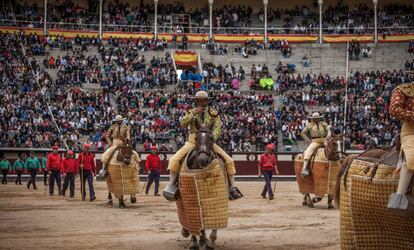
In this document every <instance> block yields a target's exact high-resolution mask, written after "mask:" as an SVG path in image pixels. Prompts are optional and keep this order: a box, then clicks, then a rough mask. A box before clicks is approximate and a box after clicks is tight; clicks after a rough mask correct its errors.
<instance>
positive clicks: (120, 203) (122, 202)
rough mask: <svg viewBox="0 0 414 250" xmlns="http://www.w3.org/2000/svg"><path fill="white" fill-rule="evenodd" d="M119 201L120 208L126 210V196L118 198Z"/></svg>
mask: <svg viewBox="0 0 414 250" xmlns="http://www.w3.org/2000/svg"><path fill="white" fill-rule="evenodd" d="M118 201H119V208H125V207H126V206H125V203H124V195H121V196H120V197H119V198H118Z"/></svg>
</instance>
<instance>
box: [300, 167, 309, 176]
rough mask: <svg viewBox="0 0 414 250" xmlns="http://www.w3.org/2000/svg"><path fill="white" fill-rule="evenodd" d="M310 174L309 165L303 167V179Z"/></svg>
mask: <svg viewBox="0 0 414 250" xmlns="http://www.w3.org/2000/svg"><path fill="white" fill-rule="evenodd" d="M309 175H310V168H309V167H308V166H306V167H305V168H303V169H302V172H301V173H300V176H301V177H302V179H304V178H306V177H308V176H309Z"/></svg>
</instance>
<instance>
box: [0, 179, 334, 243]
mask: <svg viewBox="0 0 414 250" xmlns="http://www.w3.org/2000/svg"><path fill="white" fill-rule="evenodd" d="M78 183H79V182H78V180H77V184H78ZM25 184H26V183H24V185H22V186H16V185H14V182H12V181H9V184H8V185H0V249H46V248H48V249H53V248H55V249H151V250H155V249H162V250H170V249H173V250H175V249H186V248H187V246H188V243H189V239H186V238H183V237H182V236H181V235H180V229H181V227H180V225H179V222H178V218H177V213H176V207H175V204H174V203H169V202H168V201H166V200H165V199H164V198H163V197H154V196H152V195H150V196H146V195H145V194H144V195H143V196H142V197H137V198H138V202H137V204H130V203H129V200H128V201H127V203H126V204H127V208H126V209H122V210H121V209H119V208H118V206H117V205H118V204H117V203H118V202H117V201H115V204H114V206H113V207H112V206H108V205H107V204H106V196H107V193H106V184H105V183H103V182H95V188H96V191H97V192H96V193H97V199H96V200H95V201H94V202H92V203H91V202H89V201H84V202H82V201H81V200H80V194H79V193H80V191H79V190H76V194H75V199H73V200H71V199H69V198H62V197H58V196H54V197H49V196H43V191H44V186H43V185H39V184H42V182H40V181H39V182H38V186H39V187H40V189H38V190H32V189H31V190H27V188H26V186H25ZM164 185H165V182H162V183H161V190H162V188H163V187H164ZM262 185H263V183H261V182H260V183H259V182H238V187H239V188H240V190H241V191H242V192H243V193H244V195H245V197H244V198H243V199H240V200H237V201H233V202H231V203H230V207H231V210H230V219H229V226H228V228H227V229H225V230H220V231H219V232H218V239H217V248H216V249H237V250H238V249H249V250H252V249H260V250H264V249H339V248H340V245H339V212H338V210H331V211H329V210H328V209H327V208H326V199H324V200H323V201H322V202H321V203H320V204H318V205H316V207H315V208H314V209H310V208H305V207H302V205H301V202H302V198H301V195H300V194H299V192H298V188H297V185H296V183H295V182H278V184H277V191H276V195H275V200H273V201H269V200H264V199H262V197H261V196H260V193H261V189H262ZM151 191H152V189H151ZM68 193H69V192H68Z"/></svg>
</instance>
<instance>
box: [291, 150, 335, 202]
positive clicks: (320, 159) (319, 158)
mask: <svg viewBox="0 0 414 250" xmlns="http://www.w3.org/2000/svg"><path fill="white" fill-rule="evenodd" d="M302 167H303V155H302V154H300V155H298V156H297V157H296V158H295V174H296V181H297V183H298V186H299V192H301V193H302V194H315V195H316V196H324V195H325V194H328V195H334V193H335V185H336V179H337V177H338V174H339V172H340V170H341V164H340V162H339V161H328V160H327V159H326V158H325V152H324V150H323V149H319V150H318V152H317V154H316V156H315V159H314V161H313V164H311V171H310V176H308V177H306V178H304V179H302V177H301V172H302Z"/></svg>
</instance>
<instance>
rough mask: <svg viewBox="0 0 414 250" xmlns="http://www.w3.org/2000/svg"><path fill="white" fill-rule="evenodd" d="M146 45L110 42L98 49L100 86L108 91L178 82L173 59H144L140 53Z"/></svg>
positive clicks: (138, 42) (129, 42) (156, 86)
mask: <svg viewBox="0 0 414 250" xmlns="http://www.w3.org/2000/svg"><path fill="white" fill-rule="evenodd" d="M145 46H146V45H145V42H144V43H143V42H142V40H140V39H137V40H134V39H112V38H111V39H109V41H108V43H107V44H102V45H101V46H100V47H99V52H100V56H101V60H102V61H103V70H104V72H103V79H102V81H101V86H102V87H105V88H109V89H112V90H113V89H120V88H127V87H128V88H163V87H165V86H166V85H167V84H175V83H177V73H176V72H175V69H174V66H173V62H172V57H171V55H170V53H169V52H165V55H164V57H155V56H154V57H153V58H151V59H147V58H146V57H145V55H144V53H142V51H145Z"/></svg>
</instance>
